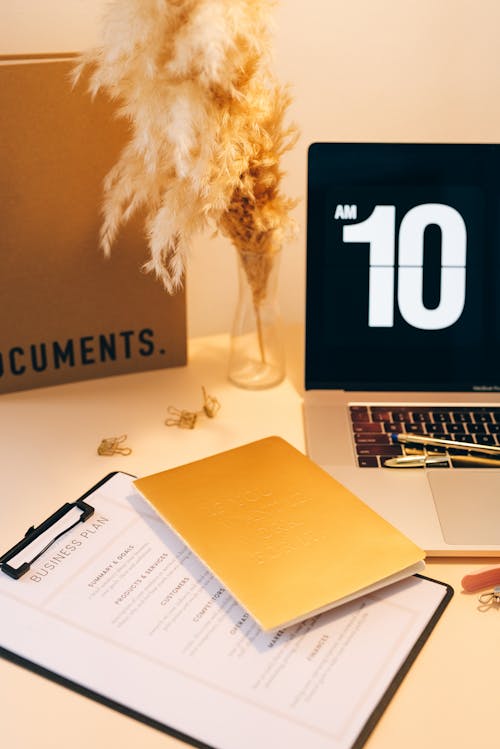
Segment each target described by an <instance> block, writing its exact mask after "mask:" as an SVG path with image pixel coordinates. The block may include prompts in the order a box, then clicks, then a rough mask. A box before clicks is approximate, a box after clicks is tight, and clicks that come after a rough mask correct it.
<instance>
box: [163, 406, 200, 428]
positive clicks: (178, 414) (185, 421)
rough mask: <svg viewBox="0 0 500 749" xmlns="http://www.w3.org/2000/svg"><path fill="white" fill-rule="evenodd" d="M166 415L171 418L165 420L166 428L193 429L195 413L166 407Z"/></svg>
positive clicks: (195, 418) (196, 415) (196, 416)
mask: <svg viewBox="0 0 500 749" xmlns="http://www.w3.org/2000/svg"><path fill="white" fill-rule="evenodd" d="M168 413H169V414H172V418H170V419H165V424H166V425H167V426H168V427H180V428H181V429H194V427H195V425H196V420H197V418H198V414H197V413H196V412H195V411H184V410H182V411H181V410H180V409H179V408H176V407H175V406H169V407H168Z"/></svg>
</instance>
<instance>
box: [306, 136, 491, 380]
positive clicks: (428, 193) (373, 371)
mask: <svg viewBox="0 0 500 749" xmlns="http://www.w3.org/2000/svg"><path fill="white" fill-rule="evenodd" d="M499 185H500V146H497V145H489V144H488V145H486V144H467V145H464V144H333V143H320V144H314V145H312V146H311V147H310V149H309V182H308V217H307V221H308V224H307V225H308V231H307V335H306V340H307V353H308V355H307V371H306V380H307V387H344V388H346V389H362V388H365V387H366V388H372V387H376V388H377V389H395V388H400V389H406V390H408V389H428V390H430V389H432V390H434V389H443V390H455V389H458V390H472V389H481V388H482V389H487V388H488V387H490V388H491V389H496V386H498V384H499V383H500V350H499V349H500V335H499V330H500V311H499V309H500V307H499V301H498V292H499V275H500V187H499Z"/></svg>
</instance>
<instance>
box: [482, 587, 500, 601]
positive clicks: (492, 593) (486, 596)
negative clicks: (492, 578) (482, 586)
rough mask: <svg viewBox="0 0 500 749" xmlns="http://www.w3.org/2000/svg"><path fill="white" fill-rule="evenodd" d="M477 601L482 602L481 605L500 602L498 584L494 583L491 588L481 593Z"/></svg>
mask: <svg viewBox="0 0 500 749" xmlns="http://www.w3.org/2000/svg"><path fill="white" fill-rule="evenodd" d="M479 603H482V604H483V606H488V605H490V604H494V603H500V585H495V587H494V588H493V590H489V591H488V592H487V593H481V595H480V596H479Z"/></svg>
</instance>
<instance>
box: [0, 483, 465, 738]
mask: <svg viewBox="0 0 500 749" xmlns="http://www.w3.org/2000/svg"><path fill="white" fill-rule="evenodd" d="M133 478H134V477H132V476H130V475H128V474H125V473H121V472H114V473H111V474H108V475H107V476H106V477H104V478H103V479H102V481H100V482H99V483H98V484H96V486H94V487H92V488H91V489H89V490H88V491H87V492H85V494H84V495H83V496H82V497H81V498H80V500H77V501H83V502H84V503H85V504H86V505H88V506H90V507H92V508H93V510H94V511H93V512H92V513H90V514H89V515H88V516H87V518H86V519H85V520H84V521H80V522H79V523H78V524H75V525H74V526H73V527H72V528H68V533H67V534H64V535H61V536H60V537H59V539H58V540H57V542H56V544H55V545H53V544H52V545H51V546H49V547H48V548H47V549H46V550H45V551H44V552H43V553H42V554H40V555H39V556H38V558H37V559H36V560H35V561H34V562H33V563H32V564H31V565H30V569H29V570H28V571H26V572H25V574H24V575H22V576H20V577H19V578H18V579H13V578H12V577H10V576H8V574H4V572H0V604H1V606H2V611H3V612H4V616H3V617H2V620H0V655H1V656H2V657H4V658H6V659H8V660H10V661H12V662H14V663H16V664H19V665H21V666H23V667H25V668H28V669H29V670H31V671H33V672H35V673H37V674H40V675H42V676H44V677H46V678H49V679H51V680H53V681H55V682H57V683H58V684H61V685H63V686H66V687H68V688H70V689H72V690H74V691H76V692H78V693H80V694H82V695H85V696H87V697H90V698H91V699H94V700H96V701H98V702H100V703H102V704H104V705H106V706H108V707H110V708H112V709H114V710H117V711H120V712H122V713H124V714H125V715H127V716H129V717H132V718H135V719H137V720H139V721H141V722H143V723H145V724H147V725H149V726H152V727H154V728H156V729H158V730H160V731H163V732H165V733H168V734H170V735H172V736H175V737H176V738H178V739H181V740H183V741H185V742H186V743H189V744H191V745H193V746H198V747H213V748H214V749H232V747H234V746H235V741H236V738H238V745H239V746H240V747H243V749H250V747H255V745H256V744H257V742H259V741H260V742H261V743H263V744H264V745H269V744H275V743H278V742H279V744H280V745H281V744H284V743H286V745H287V746H289V747H291V749H299V747H303V746H304V745H307V746H308V749H326V748H327V747H328V748H329V749H332V747H334V749H360V747H362V746H363V744H364V743H365V741H366V740H367V738H368V736H369V734H370V733H371V731H372V730H373V728H374V726H375V725H376V723H377V721H378V720H379V718H380V717H381V715H382V713H383V712H384V710H385V708H386V707H387V705H388V703H389V701H390V700H391V698H392V696H393V695H394V693H395V692H396V690H397V688H398V686H399V684H400V683H401V682H402V680H403V678H404V677H405V675H406V673H407V672H408V670H409V669H410V667H411V665H412V663H413V662H414V660H415V658H416V657H417V655H418V653H419V652H420V650H421V648H422V647H423V645H424V644H425V642H426V640H427V639H428V637H429V636H430V634H431V632H432V630H433V629H434V627H435V625H436V623H437V622H438V620H439V618H440V616H441V615H442V613H443V611H444V610H445V608H446V606H447V605H448V603H449V601H450V599H451V597H452V595H453V590H452V588H451V587H450V586H449V585H446V584H444V583H441V582H439V581H435V580H432V579H430V578H427V577H424V576H420V575H418V576H415V577H414V578H410V579H409V580H405V581H402V582H400V583H396V585H394V586H390V587H389V588H387V589H385V590H381V591H377V592H376V593H372V594H370V595H369V596H367V597H366V599H357V600H356V601H353V602H351V603H349V604H346V605H345V606H343V607H340V608H338V609H335V610H332V611H330V612H325V613H324V614H320V615H318V616H316V617H313V618H311V619H309V620H306V621H305V622H301V623H300V624H298V625H295V626H292V627H289V628H287V629H285V630H277V631H275V632H271V633H269V632H266V633H264V632H262V630H260V628H259V627H258V625H257V624H256V623H255V622H253V620H252V619H251V617H250V616H249V615H248V612H246V611H244V610H243V609H242V608H241V607H240V606H239V605H238V604H237V603H236V602H235V601H234V599H232V597H231V596H230V595H229V593H227V591H225V590H224V588H223V586H222V585H221V584H220V582H219V581H218V580H217V579H216V578H215V577H214V576H213V575H212V574H211V573H210V571H209V570H208V569H207V568H206V567H204V565H203V564H202V563H201V562H200V561H199V560H198V559H197V558H196V557H195V556H194V555H193V553H192V552H191V551H190V550H189V549H188V548H187V547H186V546H185V545H184V544H183V542H182V541H181V540H180V539H179V538H178V537H177V536H175V534H173V533H172V531H170V530H169V529H168V527H167V526H166V525H165V524H164V523H163V522H162V521H161V519H160V518H159V517H158V516H157V515H156V514H155V513H154V512H153V511H152V510H151V508H150V506H149V505H148V503H146V502H145V500H144V499H143V498H142V497H141V495H140V494H139V493H138V492H137V491H136V490H135V489H134V487H133V484H132V482H133ZM54 515H56V513H54V514H53V515H52V516H51V518H53V516H54ZM47 520H50V518H48V519H47ZM54 525H55V523H52V526H49V527H54ZM42 526H44V523H42V524H41V525H40V526H38V528H36V529H30V530H32V531H33V530H35V531H36V530H38V529H39V528H41V527H42ZM45 530H47V527H45ZM14 548H15V547H13V549H14ZM23 551H24V549H23ZM10 552H12V550H10ZM7 555H9V552H8V553H7ZM11 556H12V555H11ZM5 557H6V554H3V555H2V556H1V557H0V563H2V561H5ZM14 559H15V556H14ZM9 561H12V560H11V558H10V557H9V559H7V562H9ZM82 596H86V601H85V602H84V601H82ZM76 600H78V601H80V606H79V613H78V617H72V610H73V609H74V607H75V601H76ZM21 612H22V613H23V616H22V617H21V616H20V614H21ZM97 613H99V614H100V617H98V616H97ZM106 616H107V617H108V618H107V619H106ZM12 617H14V620H15V621H16V622H17V625H16V626H9V624H8V623H9V622H10V621H12V620H13V619H12ZM112 620H113V621H112ZM381 626H382V627H383V630H384V633H385V637H386V647H385V651H384V652H381V651H382V650H384V647H382V648H381V646H380V641H379V640H378V639H377V647H376V648H374V647H373V648H372V647H371V646H372V645H373V644H375V643H374V642H373V639H374V638H378V632H379V629H380V627H381ZM141 627H142V630H144V634H143V637H142V638H139V637H138V632H139V631H141ZM28 633H29V636H28ZM110 633H111V635H110ZM387 637H389V638H393V639H394V642H393V641H392V640H391V639H389V640H387ZM204 638H205V639H204ZM207 640H208V643H209V645H208V646H207V645H206V642H207ZM204 642H205V644H204ZM159 645H160V646H161V647H159ZM363 648H364V650H366V651H367V653H371V657H372V658H374V660H375V661H376V662H373V663H368V662H367V661H366V660H363V662H362V663H363V668H362V669H361V670H359V672H358V673H355V672H353V671H352V667H353V666H352V664H353V663H356V662H358V663H359V654H360V652H361V651H360V649H363ZM80 653H84V654H85V655H84V657H83V658H82V656H81V655H80ZM349 659H351V661H352V663H351V662H350V661H349ZM343 661H344V662H343ZM92 662H95V665H96V668H95V669H93V668H90V666H91V664H92ZM211 663H217V665H218V669H215V670H213V669H212V668H211V666H210V664H211ZM343 669H344V671H345V670H346V669H347V672H348V673H349V674H350V680H351V682H352V683H353V684H355V692H356V700H357V710H356V711H355V713H354V715H350V714H349V713H350V712H351V713H352V712H353V711H352V710H351V711H350V710H349V708H350V707H351V705H350V703H349V695H347V696H346V692H349V689H348V685H347V684H346V680H345V679H344V678H343V676H342V674H343V673H344V671H343ZM117 674H118V676H117ZM339 680H340V681H341V682H342V690H341V691H342V695H341V696H340V695H339V694H337V693H336V692H335V684H336V683H337V682H338V681H339ZM285 683H286V684H287V686H286V688H287V689H288V693H287V694H286V695H285V697H286V699H283V694H282V692H283V685H284V684H285ZM337 686H338V684H337ZM353 691H354V690H353ZM341 699H343V700H344V703H345V704H344V703H343V704H342V709H341V710H339V711H337V714H336V715H332V710H331V705H332V700H337V702H338V704H340V702H339V700H340V701H341ZM325 704H326V705H329V706H330V709H329V710H325V709H324V705H325ZM204 705H208V706H209V707H208V708H204V707H200V706H204ZM287 705H288V706H287ZM193 706H194V707H195V709H193ZM227 715H230V716H231V718H230V719H222V718H221V716H227ZM243 726H244V731H242V727H243Z"/></svg>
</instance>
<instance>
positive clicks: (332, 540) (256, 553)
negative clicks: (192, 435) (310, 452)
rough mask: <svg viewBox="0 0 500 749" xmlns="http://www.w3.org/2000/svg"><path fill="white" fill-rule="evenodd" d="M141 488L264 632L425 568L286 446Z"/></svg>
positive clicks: (391, 532) (406, 545)
mask: <svg viewBox="0 0 500 749" xmlns="http://www.w3.org/2000/svg"><path fill="white" fill-rule="evenodd" d="M134 483H135V486H136V487H137V489H138V490H139V491H140V492H141V494H142V495H143V496H144V497H145V498H146V499H147V500H148V501H149V502H150V503H151V505H152V506H153V507H154V508H155V509H156V511H157V512H158V513H159V514H160V515H161V517H162V518H164V519H165V520H166V522H167V523H168V524H169V525H170V527H171V528H172V529H173V530H174V531H175V532H176V533H177V534H178V535H179V536H180V537H181V538H182V539H183V540H184V542H185V543H186V544H187V546H189V548H190V549H191V550H192V551H193V552H194V553H195V554H197V556H198V557H199V558H200V559H201V560H202V561H203V562H204V564H205V565H206V566H207V567H208V568H209V569H210V570H211V571H212V572H213V573H214V574H215V575H216V577H218V579H219V580H220V581H221V582H222V584H223V585H224V586H225V587H226V589H227V590H228V591H229V592H230V593H231V594H232V595H233V596H234V598H235V599H236V600H237V601H238V602H239V603H240V604H241V605H242V606H243V607H244V608H245V609H246V610H247V611H248V612H249V613H250V614H251V615H252V616H253V618H254V619H255V620H256V621H257V622H258V624H259V625H260V626H261V627H262V629H264V630H269V629H275V628H278V627H285V626H288V625H290V624H294V623H296V622H298V621H301V620H302V619H306V618H307V617H309V616H312V615H314V614H318V613H320V612H322V611H325V610H327V609H329V608H331V607H333V606H337V605H339V604H342V603H344V602H347V601H348V600H351V599H352V598H356V597H358V596H360V595H362V594H365V593H368V592H370V591H373V590H376V589H377V588H380V587H382V586H384V585H387V584H389V583H391V582H395V581H396V580H399V579H402V578H404V577H407V576H409V575H411V574H414V573H415V572H419V571H421V570H422V569H423V567H424V561H423V560H424V556H425V554H424V551H422V549H420V548H419V547H418V546H416V545H415V544H414V543H413V542H412V541H410V540H409V539H408V538H407V537H406V536H404V535H403V534H402V533H401V532H400V531H398V530H396V528H394V527H393V526H392V525H390V524H389V523H388V522H387V521H386V520H384V519H383V518H382V517H380V515H378V514H377V513H376V512H374V511H373V510H372V509H371V508H369V507H368V506H367V505H366V504H364V502H362V501H361V500H360V499H359V498H358V497H356V496H355V495H354V494H352V493H351V492H350V491H349V490H348V489H346V488H345V487H344V486H343V485H342V484H340V483H339V482H338V481H336V480H335V479H334V478H332V477H331V476H330V475H329V474H327V473H326V472H325V471H323V470H322V469H321V468H319V467H318V466H317V465H316V464H315V463H313V462H312V461H311V460H310V459H309V458H308V457H306V456H305V455H303V454H302V453H301V452H299V451H298V450H296V449H295V448H294V447H292V446H291V445H290V444H288V442H286V441H285V440H283V439H281V438H279V437H268V438H266V439H263V440H259V441H257V442H251V443H250V444H247V445H243V446H242V447H237V448H235V449H232V450H228V451H227V452H223V453H219V454H217V455H213V456H211V457H208V458H204V459H202V460H198V461H196V462H194V463H189V464H187V465H183V466H180V467H178V468H173V469H170V470H167V471H162V472H161V473H156V474H153V475H151V476H146V477H144V478H140V479H138V480H136V481H135V482H134Z"/></svg>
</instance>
